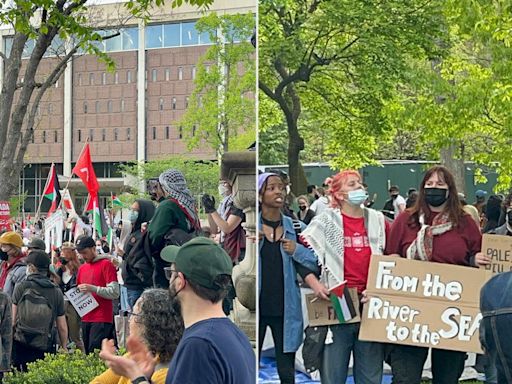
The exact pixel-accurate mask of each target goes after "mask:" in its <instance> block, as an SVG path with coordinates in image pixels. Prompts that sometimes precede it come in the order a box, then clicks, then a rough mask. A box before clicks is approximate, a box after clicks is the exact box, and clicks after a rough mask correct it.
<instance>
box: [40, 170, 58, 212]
mask: <svg viewBox="0 0 512 384" xmlns="http://www.w3.org/2000/svg"><path fill="white" fill-rule="evenodd" d="M43 196H44V197H46V198H47V199H48V200H50V201H51V202H52V205H51V206H50V210H49V211H48V216H50V215H51V214H52V213H53V212H54V211H55V210H56V209H57V207H58V206H59V204H60V200H61V196H60V185H59V179H58V177H57V171H56V170H55V164H53V163H52V166H51V168H50V173H48V179H47V180H46V186H45V188H44V191H43Z"/></svg>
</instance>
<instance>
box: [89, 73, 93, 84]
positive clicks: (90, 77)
mask: <svg viewBox="0 0 512 384" xmlns="http://www.w3.org/2000/svg"><path fill="white" fill-rule="evenodd" d="M89 85H94V73H89Z"/></svg>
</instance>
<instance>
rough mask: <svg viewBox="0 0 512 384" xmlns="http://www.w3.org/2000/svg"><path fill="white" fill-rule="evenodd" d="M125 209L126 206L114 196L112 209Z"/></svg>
mask: <svg viewBox="0 0 512 384" xmlns="http://www.w3.org/2000/svg"><path fill="white" fill-rule="evenodd" d="M115 206H118V207H124V204H123V202H122V201H121V200H119V198H118V197H117V196H116V195H112V207H115Z"/></svg>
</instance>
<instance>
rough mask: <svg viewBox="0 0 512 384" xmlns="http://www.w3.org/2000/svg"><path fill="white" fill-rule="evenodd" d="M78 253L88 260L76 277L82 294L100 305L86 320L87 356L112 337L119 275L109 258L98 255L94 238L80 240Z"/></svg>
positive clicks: (81, 237)
mask: <svg viewBox="0 0 512 384" xmlns="http://www.w3.org/2000/svg"><path fill="white" fill-rule="evenodd" d="M75 246H76V251H77V252H78V254H79V255H80V256H82V257H83V259H84V260H85V264H83V265H82V266H80V268H79V269H78V274H77V277H76V282H77V284H78V289H79V290H80V292H89V293H91V294H92V296H93V297H94V299H95V300H96V301H97V302H98V304H99V306H98V307H96V308H95V309H94V310H93V311H91V312H89V313H87V314H86V315H84V316H83V317H82V337H83V340H84V346H85V351H86V352H87V353H89V352H92V351H94V350H95V349H100V348H101V341H102V340H103V339H105V338H111V336H112V331H113V326H112V323H113V305H112V300H115V299H117V298H119V284H118V282H117V272H116V268H115V267H114V265H113V264H112V263H111V262H110V258H109V257H108V256H107V255H101V256H100V255H97V254H96V242H95V241H94V240H93V238H92V237H89V236H85V235H84V236H80V237H79V238H78V239H76V243H75Z"/></svg>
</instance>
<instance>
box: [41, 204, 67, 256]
mask: <svg viewBox="0 0 512 384" xmlns="http://www.w3.org/2000/svg"><path fill="white" fill-rule="evenodd" d="M63 231H64V217H63V216H62V211H61V210H60V209H59V210H57V211H55V212H53V213H52V214H51V216H50V217H49V218H47V219H46V220H45V222H44V242H45V243H46V252H48V253H49V252H50V250H51V246H52V245H55V246H56V247H60V246H62V232H63Z"/></svg>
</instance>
